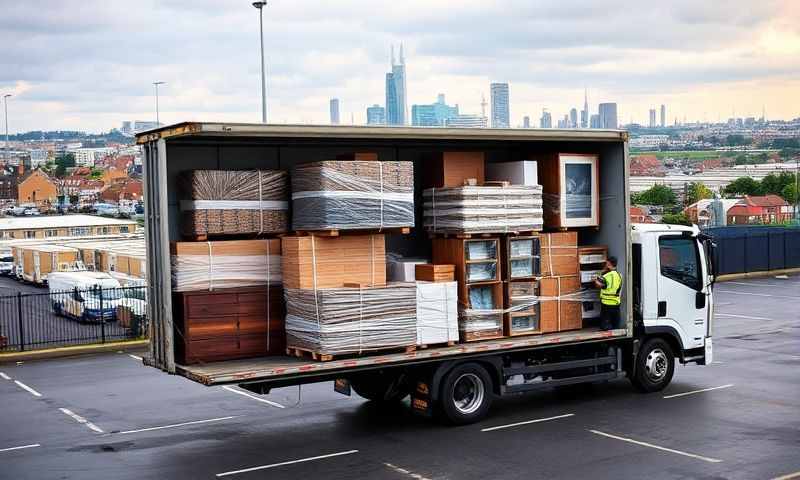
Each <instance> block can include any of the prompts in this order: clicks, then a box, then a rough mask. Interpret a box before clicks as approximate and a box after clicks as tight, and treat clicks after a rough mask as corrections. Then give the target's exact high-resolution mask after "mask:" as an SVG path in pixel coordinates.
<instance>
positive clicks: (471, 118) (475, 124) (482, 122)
mask: <svg viewBox="0 0 800 480" xmlns="http://www.w3.org/2000/svg"><path fill="white" fill-rule="evenodd" d="M488 123H489V121H488V119H487V118H486V117H485V116H483V115H471V114H463V113H462V114H459V115H456V116H455V117H451V118H448V119H447V126H448V127H456V128H486V127H487V126H488Z"/></svg>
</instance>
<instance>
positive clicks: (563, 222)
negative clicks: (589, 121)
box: [558, 154, 600, 227]
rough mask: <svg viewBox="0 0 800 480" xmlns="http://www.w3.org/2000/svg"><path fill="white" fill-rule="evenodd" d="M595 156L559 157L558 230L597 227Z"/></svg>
mask: <svg viewBox="0 0 800 480" xmlns="http://www.w3.org/2000/svg"><path fill="white" fill-rule="evenodd" d="M597 161H598V157H597V156H596V155H577V154H560V155H559V156H558V163H559V170H560V172H559V173H560V175H559V179H560V183H561V185H560V188H559V191H560V192H559V193H560V195H559V202H560V205H559V212H560V215H559V216H560V225H559V226H561V227H591V226H597V225H599V216H598V211H599V207H600V205H599V199H600V195H599V192H598V185H599V184H598V179H597Z"/></svg>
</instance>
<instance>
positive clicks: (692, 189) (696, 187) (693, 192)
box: [686, 182, 714, 205]
mask: <svg viewBox="0 0 800 480" xmlns="http://www.w3.org/2000/svg"><path fill="white" fill-rule="evenodd" d="M713 197H714V192H712V191H711V189H710V188H708V187H706V186H705V184H703V183H702V182H691V183H689V185H688V186H687V188H686V203H687V204H688V205H691V204H693V203H695V202H697V201H699V200H703V199H705V198H713Z"/></svg>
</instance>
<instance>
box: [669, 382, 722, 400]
mask: <svg viewBox="0 0 800 480" xmlns="http://www.w3.org/2000/svg"><path fill="white" fill-rule="evenodd" d="M732 386H733V384H732V383H729V384H727V385H720V386H719V387H711V388H701V389H700V390H692V391H691V392H683V393H676V394H674V395H664V398H676V397H684V396H686V395H694V394H695V393H703V392H710V391H712V390H721V389H723V388H730V387H732Z"/></svg>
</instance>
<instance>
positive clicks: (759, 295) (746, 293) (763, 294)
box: [714, 289, 800, 298]
mask: <svg viewBox="0 0 800 480" xmlns="http://www.w3.org/2000/svg"><path fill="white" fill-rule="evenodd" d="M716 292H722V293H734V294H736V295H753V296H756V297H773V298H800V297H796V296H792V295H770V294H767V293H753V292H740V291H738V290H720V289H715V290H714V293H716Z"/></svg>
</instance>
